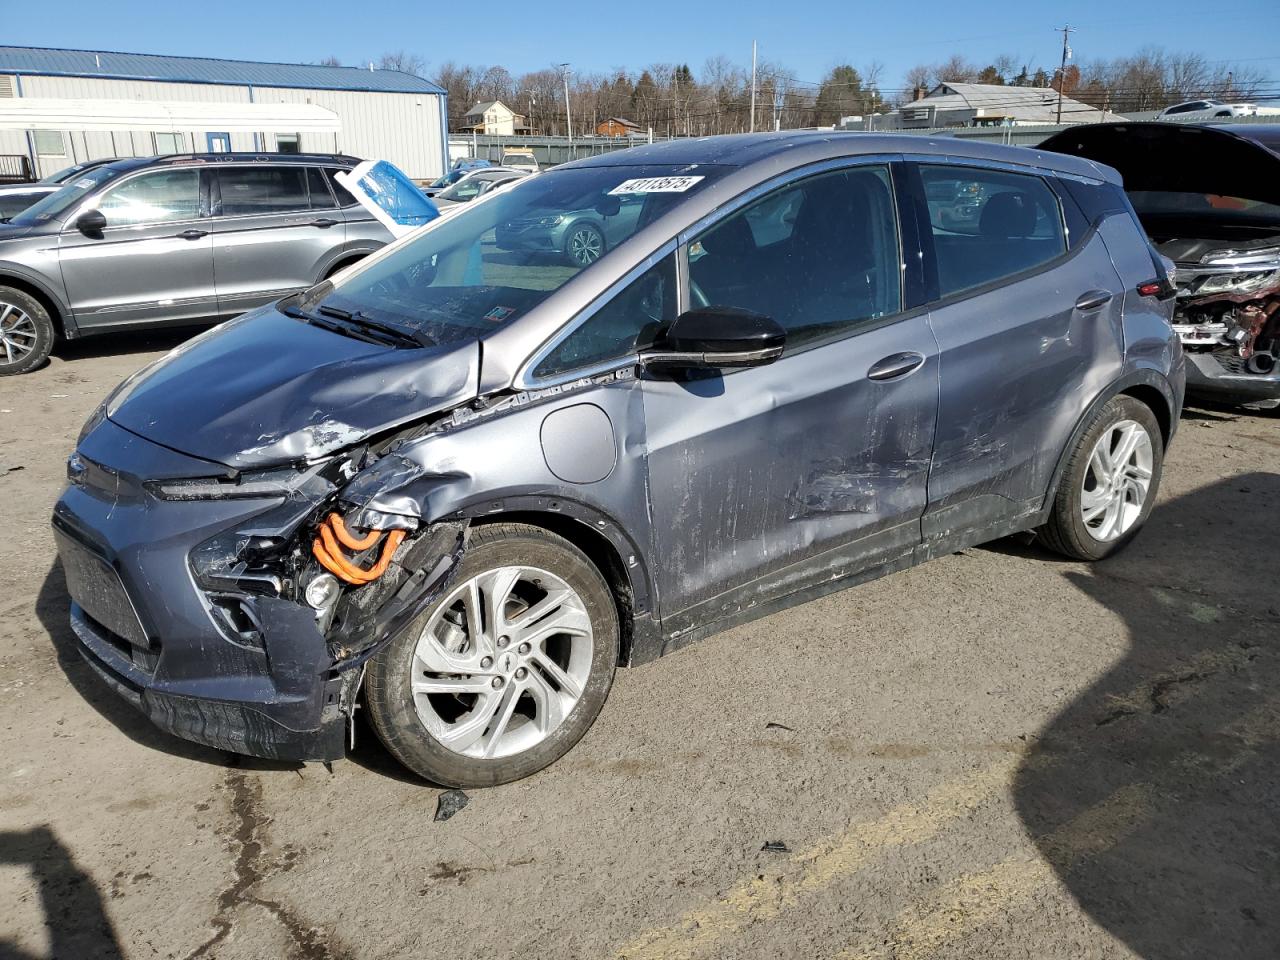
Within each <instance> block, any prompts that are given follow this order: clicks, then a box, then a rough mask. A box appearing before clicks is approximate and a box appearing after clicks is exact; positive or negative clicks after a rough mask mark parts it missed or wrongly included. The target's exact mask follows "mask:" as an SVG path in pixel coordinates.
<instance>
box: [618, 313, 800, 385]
mask: <svg viewBox="0 0 1280 960" xmlns="http://www.w3.org/2000/svg"><path fill="white" fill-rule="evenodd" d="M786 342H787V332H786V331H785V330H783V329H782V327H780V326H779V325H778V324H777V322H776V321H774V320H773V319H771V318H770V317H766V316H764V315H762V314H759V313H753V312H752V311H750V310H741V309H739V308H737V307H700V308H698V309H696V310H689V311H686V312H685V313H682V314H680V316H678V317H676V319H675V321H674V322H673V323H672V324H671V326H670V327H668V328H667V331H666V333H665V334H664V335H663V336H662V337H661V338H660V339H659V340H658V342H657V343H656V344H654V346H653V348H652V349H650V350H646V351H644V352H643V353H641V354H640V363H641V365H642V366H644V367H645V368H646V369H656V370H677V369H683V370H721V369H727V368H732V367H758V366H761V365H763V364H766V363H773V361H774V360H777V359H778V357H780V356H781V355H782V348H783V347H784V346H786Z"/></svg>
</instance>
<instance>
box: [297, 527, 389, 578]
mask: <svg viewBox="0 0 1280 960" xmlns="http://www.w3.org/2000/svg"><path fill="white" fill-rule="evenodd" d="M380 536H382V531H380V530H373V531H370V532H369V534H368V535H367V536H365V537H360V538H357V537H355V536H353V535H352V534H351V533H350V532H348V531H347V528H346V527H345V526H344V525H343V523H342V518H341V517H339V516H338V515H337V514H336V513H331V514H329V516H328V517H326V518H325V521H324V522H323V523H321V524H320V536H319V538H318V539H317V540H315V541H314V542H313V543H312V544H311V552H312V554H314V555H315V558H316V559H317V560H319V561H320V565H321V566H322V567H324V568H325V569H326V570H328V571H329V572H330V573H332V574H333V575H334V576H335V577H337V578H338V579H339V580H344V581H346V582H347V583H350V584H355V585H357V586H358V585H360V584H365V583H372V582H373V581H374V580H377V579H378V578H379V577H380V576H382V575H383V574H384V573H386V572H387V567H388V566H390V564H391V557H392V556H393V555H394V554H395V552H396V550H397V549H398V548H399V547H400V544H401V543H402V542H403V541H404V531H403V530H392V531H391V532H390V533H388V534H387V539H386V542H384V543H383V545H382V554H381V556H379V557H378V562H377V563H375V564H374V565H373V566H372V567H370V568H369V569H368V570H362V569H360V567H357V566H356V565H355V564H353V563H352V562H351V561H350V560H348V559H347V558H346V557H345V556H343V553H342V548H341V547H339V546H338V541H339V540H340V541H342V543H343V544H344V545H345V546H346V547H348V548H349V549H351V550H365V549H368V548H369V547H371V546H373V545H374V543H376V542H377V540H378V538H379V537H380Z"/></svg>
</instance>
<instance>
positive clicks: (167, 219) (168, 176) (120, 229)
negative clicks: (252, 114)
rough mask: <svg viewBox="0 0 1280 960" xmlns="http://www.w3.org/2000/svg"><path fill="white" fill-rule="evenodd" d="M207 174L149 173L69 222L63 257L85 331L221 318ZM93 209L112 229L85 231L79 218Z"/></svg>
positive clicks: (191, 170) (187, 170)
mask: <svg viewBox="0 0 1280 960" xmlns="http://www.w3.org/2000/svg"><path fill="white" fill-rule="evenodd" d="M206 176H207V174H206V173H204V172H203V171H201V170H200V169H199V168H197V167H167V168H161V169H156V170H147V171H144V172H142V173H139V174H136V175H134V176H131V177H128V178H126V179H123V180H120V181H115V182H113V184H112V185H111V186H110V187H109V188H108V189H107V190H105V191H104V192H103V193H102V194H99V195H98V196H97V197H96V198H93V199H91V200H90V201H89V202H88V204H86V206H84V207H82V208H81V209H80V210H79V211H78V212H77V215H73V216H71V217H69V218H68V221H67V224H66V226H64V228H63V230H62V234H61V235H60V237H59V239H58V256H59V260H60V263H61V267H62V279H63V282H64V284H65V285H66V289H67V296H68V298H69V301H70V305H71V309H72V311H73V312H74V313H75V318H76V324H77V325H78V326H79V327H81V328H82V329H89V328H102V327H113V326H124V325H132V324H137V323H147V322H157V323H160V322H165V323H182V322H194V321H199V320H206V319H210V318H212V317H214V316H215V315H216V314H217V312H218V308H217V296H216V293H215V291H214V285H213V236H212V225H211V222H210V219H209V214H208V190H207V185H206V183H205V177H206ZM95 207H96V208H97V209H98V210H99V211H101V212H102V214H103V216H104V217H106V226H105V227H104V228H103V229H102V230H101V231H98V232H88V233H86V232H83V231H81V230H80V229H79V228H78V227H77V226H76V225H75V222H76V216H78V214H80V213H83V212H84V211H85V210H86V209H92V208H95Z"/></svg>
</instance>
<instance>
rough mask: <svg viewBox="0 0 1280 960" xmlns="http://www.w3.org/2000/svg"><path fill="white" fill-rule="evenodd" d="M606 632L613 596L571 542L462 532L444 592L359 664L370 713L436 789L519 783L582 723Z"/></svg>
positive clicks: (598, 700)
mask: <svg viewBox="0 0 1280 960" xmlns="http://www.w3.org/2000/svg"><path fill="white" fill-rule="evenodd" d="M619 632H620V631H619V623H618V608H617V605H616V603H615V602H614V598H613V593H612V592H611V591H610V589H609V586H608V584H607V583H606V582H605V580H604V578H603V577H602V576H601V574H600V571H599V570H597V569H596V567H595V565H594V564H593V563H592V562H591V561H590V560H589V559H587V557H586V556H584V555H583V554H582V552H581V551H579V550H578V549H577V548H576V547H574V546H573V545H572V544H571V543H569V542H568V541H566V540H564V539H563V538H561V537H558V536H556V535H555V534H553V533H550V532H548V531H546V530H543V529H541V528H539V527H533V526H527V525H525V524H515V523H494V524H487V525H482V526H480V527H476V528H473V530H472V532H471V534H470V537H469V540H468V545H467V551H466V553H465V554H464V556H463V558H462V560H461V561H460V562H459V564H458V569H457V571H456V573H455V575H454V579H453V585H452V586H451V587H450V588H449V590H448V592H447V593H445V594H444V595H443V596H442V597H441V598H440V599H439V600H437V601H436V602H435V603H434V604H433V605H432V606H431V607H430V608H429V609H428V610H427V611H426V612H425V613H424V614H423V615H422V617H420V618H419V619H418V621H417V622H416V623H415V624H413V625H411V626H410V627H409V629H407V630H405V631H404V632H403V633H402V634H401V635H400V636H399V637H397V638H396V639H395V640H393V641H392V642H391V643H390V644H388V645H387V647H386V648H385V649H384V650H382V651H381V652H380V653H379V654H378V655H377V656H376V657H374V658H373V659H372V660H371V661H370V662H369V669H368V672H367V674H366V677H365V694H366V700H367V703H368V707H369V716H370V719H371V720H372V721H373V727H374V729H375V730H376V731H377V733H378V736H379V738H380V739H381V740H382V741H383V743H385V744H386V746H387V749H388V750H390V751H391V753H392V754H393V755H394V756H395V757H396V759H398V760H399V761H400V762H401V763H403V764H404V765H405V766H407V767H409V768H410V769H411V770H413V771H415V772H416V773H419V774H421V775H422V776H424V777H426V778H427V779H429V780H432V781H434V782H436V783H439V784H443V785H445V786H453V787H476V786H491V785H494V784H498V783H506V782H508V781H511V780H517V779H519V778H520V777H526V776H528V775H529V774H531V773H534V772H535V771H537V770H541V769H542V768H543V767H545V766H547V765H548V764H550V763H553V762H554V761H556V760H557V759H559V758H560V757H561V756H563V755H564V754H565V753H567V752H568V751H569V749H570V748H571V747H573V745H574V744H576V743H577V742H578V741H579V740H580V739H582V736H583V735H584V734H585V733H586V732H587V730H588V729H589V728H590V727H591V724H592V723H593V722H594V721H595V718H596V716H597V714H599V712H600V708H601V707H602V706H604V701H605V698H606V697H607V696H608V694H609V688H610V686H611V685H612V683H613V674H614V670H615V669H616V667H617V663H618V640H619Z"/></svg>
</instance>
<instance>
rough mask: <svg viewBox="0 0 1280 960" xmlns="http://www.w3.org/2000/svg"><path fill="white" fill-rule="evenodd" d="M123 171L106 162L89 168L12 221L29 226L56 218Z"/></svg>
mask: <svg viewBox="0 0 1280 960" xmlns="http://www.w3.org/2000/svg"><path fill="white" fill-rule="evenodd" d="M124 172H125V171H124V170H120V169H118V168H116V166H115V165H114V164H107V165H106V166H105V167H97V168H95V169H93V170H90V171H88V172H86V173H85V175H84V176H82V177H77V178H76V179H75V180H72V181H71V182H70V183H68V184H67V185H66V186H64V187H63V188H62V189H61V190H58V191H56V192H54V193H51V194H49V195H48V196H47V197H45V198H44V199H43V200H41V201H40V202H39V203H36V204H34V205H33V206H30V207H28V208H27V209H26V210H24V211H23V212H22V213H21V214H20V215H18V216H16V217H14V218H13V223H16V224H19V225H20V226H24V227H31V226H35V225H37V224H41V223H47V222H48V221H50V220H57V219H59V218H61V217H62V216H63V215H65V214H66V212H67V211H68V210H69V209H71V208H72V207H74V206H75V205H76V204H78V203H79V202H80V201H81V200H83V199H84V198H85V197H86V196H88V195H89V194H90V193H91V192H93V191H94V190H96V189H97V188H98V187H100V186H101V185H102V184H104V183H106V182H107V181H108V180H112V179H114V178H115V177H118V176H120V175H121V174H122V173H124Z"/></svg>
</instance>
